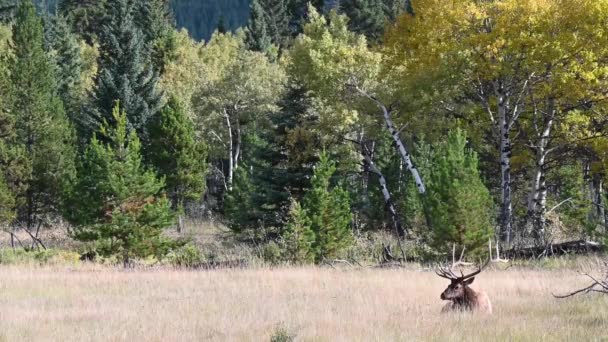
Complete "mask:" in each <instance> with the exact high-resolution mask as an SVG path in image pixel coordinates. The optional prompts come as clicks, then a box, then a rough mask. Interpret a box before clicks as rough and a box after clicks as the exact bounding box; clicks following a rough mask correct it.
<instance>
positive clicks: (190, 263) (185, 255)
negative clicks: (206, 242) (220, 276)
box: [167, 244, 205, 268]
mask: <svg viewBox="0 0 608 342" xmlns="http://www.w3.org/2000/svg"><path fill="white" fill-rule="evenodd" d="M167 259H168V261H169V264H170V265H172V266H174V267H185V268H194V267H198V266H200V265H201V264H202V263H203V262H204V261H205V258H204V256H203V255H202V253H201V251H200V249H198V247H196V246H195V245H193V244H187V245H185V246H183V247H181V248H179V249H176V250H175V251H173V252H171V253H169V255H168V256H167Z"/></svg>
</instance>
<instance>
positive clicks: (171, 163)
mask: <svg viewBox="0 0 608 342" xmlns="http://www.w3.org/2000/svg"><path fill="white" fill-rule="evenodd" d="M206 154H207V152H206V150H205V146H204V145H203V144H202V143H200V142H197V140H196V136H195V131H194V125H193V124H192V122H191V121H190V119H188V118H187V117H186V114H185V112H184V110H183V107H182V106H181V105H180V103H179V101H178V100H177V99H176V98H174V97H172V98H171V99H170V100H169V102H168V103H167V104H166V105H165V107H164V108H163V110H161V112H160V113H159V114H158V115H157V116H156V117H155V118H154V119H153V121H152V123H151V127H150V150H149V151H148V153H147V155H148V156H150V163H151V164H152V165H154V166H155V168H156V170H157V171H158V173H159V174H160V175H161V176H162V177H164V178H165V182H166V186H165V189H166V192H167V195H168V196H169V198H170V199H171V201H172V204H173V208H174V209H177V210H178V211H180V212H182V211H183V207H184V204H185V202H186V201H188V200H197V199H200V197H201V196H202V194H203V191H204V190H205V176H206V173H207V164H206V157H207V156H206ZM180 226H181V223H180Z"/></svg>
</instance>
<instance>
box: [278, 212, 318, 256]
mask: <svg viewBox="0 0 608 342" xmlns="http://www.w3.org/2000/svg"><path fill="white" fill-rule="evenodd" d="M283 243H284V255H285V258H286V259H287V260H288V261H290V262H292V263H303V264H306V263H311V262H314V260H315V253H314V248H313V246H314V243H315V234H314V232H313V231H312V229H311V222H310V219H309V218H308V216H307V214H306V211H304V209H302V206H301V205H300V203H299V202H297V201H292V204H291V208H290V211H289V221H288V222H287V225H286V227H285V231H284V232H283Z"/></svg>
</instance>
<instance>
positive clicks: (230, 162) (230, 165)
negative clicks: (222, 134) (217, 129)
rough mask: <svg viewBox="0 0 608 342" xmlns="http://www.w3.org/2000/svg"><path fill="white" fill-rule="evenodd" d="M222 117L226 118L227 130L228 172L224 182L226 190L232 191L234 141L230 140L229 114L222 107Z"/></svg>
mask: <svg viewBox="0 0 608 342" xmlns="http://www.w3.org/2000/svg"><path fill="white" fill-rule="evenodd" d="M224 119H225V120H226V129H227V131H228V172H227V176H226V184H227V185H228V191H232V179H233V177H234V159H233V157H232V156H233V149H234V143H233V141H232V124H231V123H230V115H228V111H226V109H224Z"/></svg>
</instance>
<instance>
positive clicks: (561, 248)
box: [504, 240, 604, 258]
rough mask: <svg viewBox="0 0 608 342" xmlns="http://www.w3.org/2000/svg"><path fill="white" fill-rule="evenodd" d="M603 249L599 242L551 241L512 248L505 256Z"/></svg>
mask: <svg viewBox="0 0 608 342" xmlns="http://www.w3.org/2000/svg"><path fill="white" fill-rule="evenodd" d="M603 250H604V246H603V245H602V244H600V243H599V242H595V241H587V240H576V241H567V242H560V243H552V244H548V245H546V246H534V247H524V248H513V249H510V250H508V251H506V253H504V254H505V255H506V257H507V258H538V257H541V256H560V255H566V254H588V253H596V252H601V251H603Z"/></svg>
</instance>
